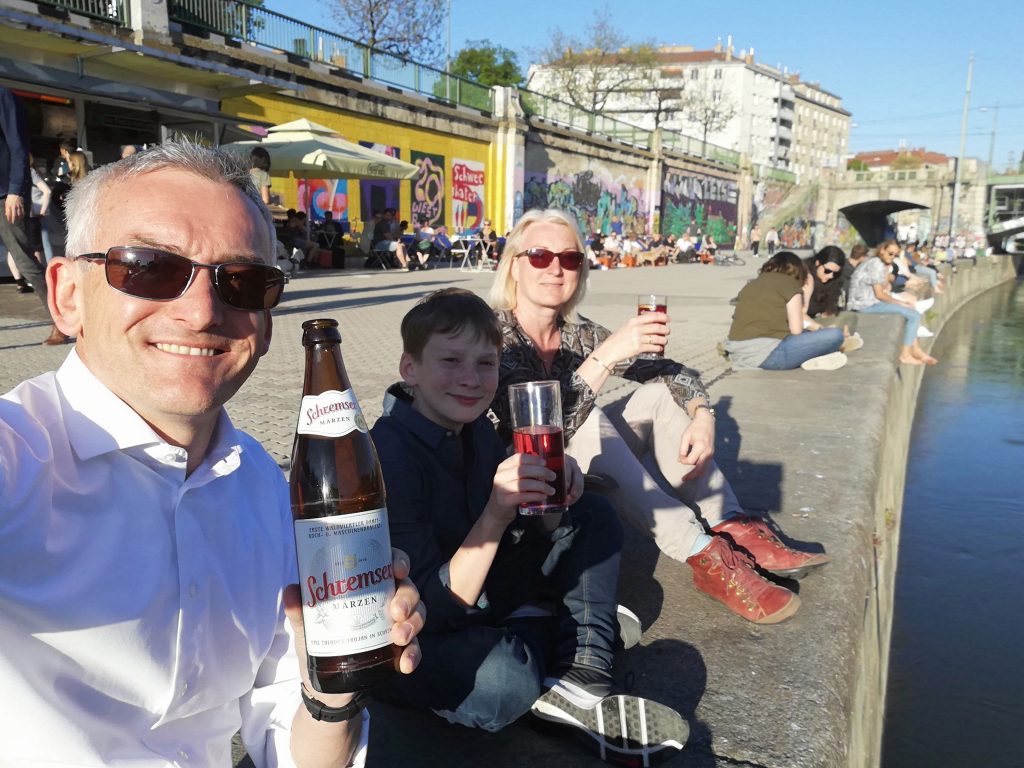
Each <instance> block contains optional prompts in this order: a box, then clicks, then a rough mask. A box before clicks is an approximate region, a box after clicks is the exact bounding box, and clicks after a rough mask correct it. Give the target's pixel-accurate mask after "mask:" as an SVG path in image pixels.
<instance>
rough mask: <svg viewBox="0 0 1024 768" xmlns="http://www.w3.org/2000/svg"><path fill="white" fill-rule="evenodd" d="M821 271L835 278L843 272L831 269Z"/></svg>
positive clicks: (823, 268) (824, 268)
mask: <svg viewBox="0 0 1024 768" xmlns="http://www.w3.org/2000/svg"><path fill="white" fill-rule="evenodd" d="M821 269H822V271H823V272H824V273H825V274H826V275H832V276H833V277H834V276H835V275H838V274H839V273H840V272H842V271H843V270H842V269H829V268H828V267H822V268H821Z"/></svg>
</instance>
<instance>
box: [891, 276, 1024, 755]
mask: <svg viewBox="0 0 1024 768" xmlns="http://www.w3.org/2000/svg"><path fill="white" fill-rule="evenodd" d="M954 279H955V278H954ZM933 354H935V356H936V357H938V358H939V360H940V361H941V363H940V364H939V365H938V366H935V367H933V368H931V369H929V370H928V372H927V374H926V375H925V377H924V381H923V383H922V387H921V392H920V395H919V397H918V405H917V413H916V416H915V420H914V426H913V432H912V435H911V443H910V455H909V458H908V463H907V484H906V492H905V495H904V503H903V522H902V532H901V541H900V554H899V570H898V574H897V578H896V613H895V616H894V624H893V637H892V656H891V659H890V664H889V685H888V693H887V696H888V703H887V710H886V717H885V737H884V741H883V766H884V768H933V767H935V768H1006V767H1008V766H1009V767H1013V766H1016V767H1017V768H1021V767H1022V766H1024V655H1022V653H1021V646H1022V645H1024V285H1022V284H1021V283H1020V282H1017V283H1011V284H1009V285H1005V286H1001V287H999V288H996V289H994V290H992V291H989V292H988V293H986V294H983V295H982V296H980V297H978V298H977V299H974V300H973V301H971V302H970V303H968V304H967V305H966V306H965V307H963V308H962V309H961V310H960V311H959V312H957V313H956V314H955V315H954V316H953V317H952V318H950V320H949V322H947V324H946V326H945V327H944V328H943V330H942V333H941V334H940V335H939V338H938V339H937V343H936V345H935V349H934V351H933Z"/></svg>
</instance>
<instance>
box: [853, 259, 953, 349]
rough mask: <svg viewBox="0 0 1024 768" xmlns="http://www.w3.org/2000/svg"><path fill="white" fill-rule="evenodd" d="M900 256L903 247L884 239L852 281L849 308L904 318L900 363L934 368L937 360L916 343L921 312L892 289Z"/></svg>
mask: <svg viewBox="0 0 1024 768" xmlns="http://www.w3.org/2000/svg"><path fill="white" fill-rule="evenodd" d="M899 253H900V246H899V244H898V243H897V242H896V241H895V240H883V241H882V243H881V244H880V245H879V246H878V248H876V249H875V255H874V256H873V257H872V258H869V259H865V260H864V261H863V262H861V265H860V266H859V267H857V270H856V271H855V272H854V273H853V277H852V278H850V292H849V294H848V295H847V297H846V308H847V309H851V310H855V311H857V312H866V313H870V314H893V315H902V316H903V318H904V319H905V320H906V321H907V323H906V325H905V326H904V327H903V346H902V349H901V350H900V362H901V363H902V364H904V365H935V364H936V363H937V362H938V360H936V359H935V358H934V357H932V356H931V355H929V354H928V353H927V352H925V351H924V350H923V349H922V348H921V345H920V343H919V342H918V340H917V331H918V328H920V327H921V312H920V311H918V309H916V308H915V307H913V306H910V305H908V304H907V303H905V302H903V301H900V300H899V299H896V298H894V297H893V295H892V291H891V290H890V285H889V283H890V278H891V277H892V262H893V260H894V259H895V258H896V257H897V256H898V255H899Z"/></svg>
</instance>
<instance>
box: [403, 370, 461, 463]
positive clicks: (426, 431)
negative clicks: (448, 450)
mask: <svg viewBox="0 0 1024 768" xmlns="http://www.w3.org/2000/svg"><path fill="white" fill-rule="evenodd" d="M384 414H385V415H387V416H391V418H393V419H394V420H395V421H397V422H398V423H399V424H401V425H402V426H403V427H405V428H406V429H407V430H409V431H410V432H412V434H413V435H415V436H416V437H417V438H418V439H419V440H420V441H421V442H423V443H424V444H426V445H427V446H429V447H431V448H439V447H440V446H441V443H442V442H443V441H444V439H445V438H447V437H454V436H455V433H454V432H452V431H451V430H450V429H446V428H445V427H442V426H441V425H440V424H437V423H435V422H433V421H431V420H430V419H428V418H427V417H426V416H424V415H423V414H422V413H420V412H419V411H417V410H415V409H413V407H412V394H411V393H410V392H409V390H408V389H407V388H406V387H405V385H404V384H402V383H398V384H392V385H391V386H390V387H388V391H387V393H386V394H385V395H384ZM471 427H472V425H470V424H467V425H464V426H463V429H467V428H471Z"/></svg>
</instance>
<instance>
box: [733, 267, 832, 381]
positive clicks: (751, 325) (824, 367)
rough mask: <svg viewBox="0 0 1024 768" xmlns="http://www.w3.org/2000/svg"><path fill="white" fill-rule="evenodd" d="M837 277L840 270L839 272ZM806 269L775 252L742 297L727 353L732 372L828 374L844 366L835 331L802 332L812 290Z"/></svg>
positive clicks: (742, 291)
mask: <svg viewBox="0 0 1024 768" xmlns="http://www.w3.org/2000/svg"><path fill="white" fill-rule="evenodd" d="M837 271H838V268H837ZM813 285H814V283H813V278H812V277H811V275H810V273H809V272H808V271H807V266H806V265H805V264H804V262H803V261H801V260H800V257H798V256H797V255H796V254H795V253H792V252H790V251H779V252H778V253H776V254H775V255H774V256H772V257H771V258H770V259H768V261H766V262H765V264H764V266H763V267H761V271H760V274H758V276H757V278H756V279H754V280H751V281H750V282H749V283H747V284H746V285H745V286H743V289H742V290H741V291H740V294H739V296H738V297H737V299H738V300H737V302H736V313H735V314H734V315H733V321H732V327H731V328H730V329H729V337H728V339H727V340H726V341H725V344H724V346H725V351H726V352H727V353H728V354H729V361H730V362H731V363H732V365H733V368H737V369H743V368H763V369H765V370H769V371H788V370H792V369H794V368H804V369H806V370H814V371H832V370H835V369H836V368H842V367H843V366H844V365H846V355H844V354H843V353H842V352H840V351H839V348H840V347H841V346H842V345H843V341H844V340H845V334H844V332H843V330H841V329H839V328H821V327H820V326H818V327H819V328H820V330H805V329H804V301H805V297H806V296H807V295H808V294H810V293H811V290H812V288H813Z"/></svg>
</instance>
